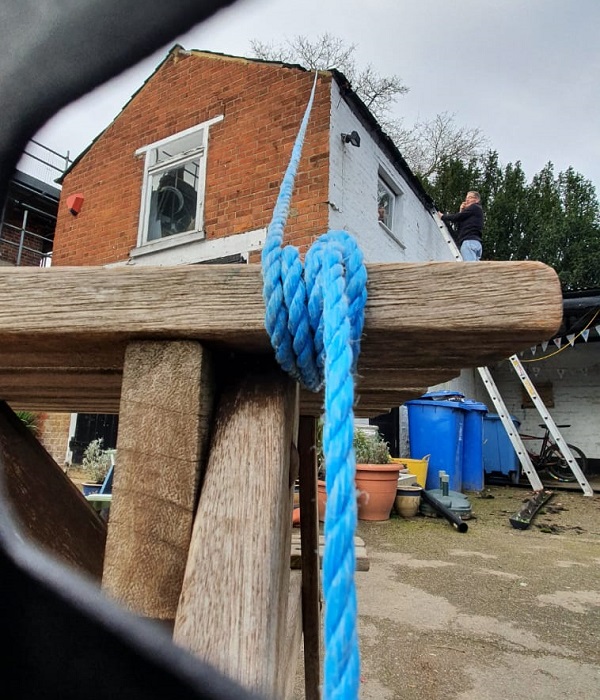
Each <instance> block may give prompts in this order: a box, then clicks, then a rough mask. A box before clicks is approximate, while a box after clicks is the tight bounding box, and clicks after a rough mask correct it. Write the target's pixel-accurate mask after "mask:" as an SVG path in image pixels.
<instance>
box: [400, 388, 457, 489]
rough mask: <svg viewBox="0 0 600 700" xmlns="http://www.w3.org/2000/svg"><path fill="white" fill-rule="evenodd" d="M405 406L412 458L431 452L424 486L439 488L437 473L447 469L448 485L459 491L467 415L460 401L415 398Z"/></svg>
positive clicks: (419, 457)
mask: <svg viewBox="0 0 600 700" xmlns="http://www.w3.org/2000/svg"><path fill="white" fill-rule="evenodd" d="M406 408H407V411H408V437H409V442H410V456H411V458H412V459H423V457H425V456H426V455H430V457H429V467H428V469H427V481H426V484H425V488H426V489H437V488H439V486H440V483H439V481H440V480H439V474H438V472H439V471H445V472H446V473H447V474H448V476H449V477H450V482H449V488H450V489H451V490H453V491H460V490H461V489H462V461H463V430H464V416H465V411H464V410H463V409H462V408H461V402H459V401H443V400H441V401H432V400H431V399H414V400H413V401H407V402H406Z"/></svg>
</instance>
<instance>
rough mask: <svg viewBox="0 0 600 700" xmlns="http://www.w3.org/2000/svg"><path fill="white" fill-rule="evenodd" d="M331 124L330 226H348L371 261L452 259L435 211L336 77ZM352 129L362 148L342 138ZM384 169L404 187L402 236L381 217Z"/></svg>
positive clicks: (397, 225)
mask: <svg viewBox="0 0 600 700" xmlns="http://www.w3.org/2000/svg"><path fill="white" fill-rule="evenodd" d="M330 129H331V134H330V149H331V159H330V170H329V207H330V216H329V228H330V229H332V230H335V229H343V230H345V231H348V233H351V234H352V235H353V236H355V237H356V239H357V241H358V244H359V245H360V247H361V249H362V251H363V254H364V256H365V261H366V262H419V261H432V260H452V257H451V255H450V251H449V250H448V247H447V245H446V243H445V241H444V239H443V237H442V234H441V232H440V230H439V228H438V226H437V223H436V222H435V220H434V218H433V216H432V215H431V214H430V212H429V211H427V209H426V208H425V207H424V206H423V204H422V202H421V201H420V200H419V198H418V197H417V196H416V194H414V192H413V191H412V190H411V189H410V187H409V186H408V184H407V183H406V182H404V180H403V179H402V177H401V175H400V173H399V172H398V170H397V169H396V167H395V166H394V165H393V163H392V162H391V161H390V160H389V159H388V158H387V157H386V156H385V155H384V153H383V152H382V151H381V149H380V147H379V145H378V144H377V143H376V141H375V140H374V138H373V136H372V135H371V134H370V133H369V131H368V130H367V128H366V127H365V126H364V125H363V124H362V122H361V121H360V120H359V118H358V117H357V116H356V115H355V114H354V113H353V112H352V110H351V109H350V107H349V106H348V104H347V103H346V102H345V101H344V100H343V98H342V97H341V95H340V92H339V87H338V85H337V83H336V82H335V81H333V82H332V99H331V120H330ZM352 131H357V132H358V134H359V135H360V139H361V143H360V146H359V147H355V146H352V145H351V144H344V143H343V142H342V138H341V135H342V134H343V133H344V134H348V133H351V132H352ZM380 169H381V170H383V171H384V172H385V174H386V175H387V178H388V179H389V180H391V182H392V183H393V184H394V185H395V187H396V188H398V190H399V191H401V192H402V196H401V197H400V206H399V207H398V211H397V212H396V213H397V216H396V218H395V220H394V231H395V232H396V230H397V238H395V237H393V236H392V235H390V233H388V231H387V230H386V229H385V227H384V226H383V225H382V224H380V223H379V221H378V219H377V181H378V175H379V171H380Z"/></svg>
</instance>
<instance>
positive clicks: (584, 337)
mask: <svg viewBox="0 0 600 700" xmlns="http://www.w3.org/2000/svg"><path fill="white" fill-rule="evenodd" d="M589 335H590V329H589V328H586V329H585V330H584V331H581V337H582V338H583V339H584V340H585V342H586V343H587V339H588V337H589Z"/></svg>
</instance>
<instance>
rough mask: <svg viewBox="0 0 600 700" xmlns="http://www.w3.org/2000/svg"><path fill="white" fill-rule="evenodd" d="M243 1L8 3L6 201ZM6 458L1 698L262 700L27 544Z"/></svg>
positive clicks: (3, 143)
mask: <svg viewBox="0 0 600 700" xmlns="http://www.w3.org/2000/svg"><path fill="white" fill-rule="evenodd" d="M233 2H234V0H168V2H165V1H164V0H3V2H2V4H1V5H0V47H1V48H0V104H2V121H1V122H0V205H1V204H2V203H3V202H4V200H5V198H6V191H7V185H8V181H9V178H10V177H11V176H12V174H13V172H14V169H15V167H16V164H17V163H18V161H19V159H20V156H21V153H22V152H23V150H24V148H25V146H26V144H27V142H28V141H29V139H30V138H31V137H32V136H34V135H35V133H36V132H37V131H38V130H39V129H40V128H41V127H42V126H43V125H44V124H45V122H46V121H48V119H49V118H50V117H52V116H53V115H54V114H55V113H56V112H58V110H59V109H61V108H62V107H64V106H66V105H67V104H69V103H70V102H72V101H73V100H75V99H77V98H78V97H80V96H82V95H84V94H85V93H86V92H89V91H90V90H91V89H92V88H94V87H96V86H98V85H100V84H102V83H103V82H105V81H107V80H108V79H110V78H112V77H113V76H115V75H117V74H119V73H120V72H121V71H123V70H124V69H126V68H128V67H129V66H132V65H134V64H135V63H137V62H138V61H140V60H141V59H143V58H145V57H146V56H148V55H150V54H151V53H152V52H154V51H155V50H157V49H159V48H160V47H161V46H162V45H164V44H166V43H168V42H169V41H172V40H173V39H175V38H176V37H177V36H178V35H180V34H181V33H183V32H185V31H187V30H188V29H190V28H191V27H192V26H194V25H195V24H196V23H198V22H201V21H202V20H204V19H206V18H207V17H210V16H211V15H212V14H214V13H215V12H216V11H217V10H219V9H220V8H222V7H226V6H228V5H231V4H233ZM3 480H4V465H3V463H2V461H1V456H0V582H1V588H0V591H1V598H0V600H1V602H0V620H1V629H2V637H3V642H4V645H3V648H4V650H5V651H4V653H3V654H2V657H1V658H2V661H1V662H0V668H1V671H2V672H1V678H2V681H1V683H0V688H1V691H0V695H1V696H2V697H3V698H7V700H8V699H10V700H30V698H38V699H40V700H46V699H48V698H56V699H57V700H58V699H59V698H60V700H71V699H75V698H77V699H79V698H85V699H86V700H94V699H96V698H98V699H100V698H102V700H107V699H108V698H111V699H116V700H118V699H120V698H127V699H128V700H137V699H138V698H139V699H140V700H142V698H143V700H153V699H154V698H177V700H187V699H188V698H189V699H190V700H191V699H192V698H193V699H202V698H204V699H206V700H213V699H214V700H225V699H227V700H230V699H232V698H236V699H239V700H246V699H247V700H252V699H253V698H254V700H257V696H256V695H253V694H251V693H248V692H247V691H245V690H243V689H242V688H240V687H239V686H238V685H237V684H235V683H233V682H232V681H230V680H228V679H226V678H224V677H223V675H222V674H220V673H218V672H217V671H215V670H214V669H213V668H211V667H210V666H208V665H207V664H205V663H202V662H201V661H200V660H198V659H196V658H195V657H193V656H192V655H191V654H189V653H188V652H186V651H185V650H183V649H180V648H178V647H177V646H175V645H174V644H173V643H172V641H171V638H170V636H169V635H168V634H167V632H166V631H164V630H163V629H162V628H161V627H159V626H158V625H157V624H156V623H152V622H150V621H147V620H141V619H139V618H137V617H135V616H134V615H132V614H130V613H129V612H127V611H126V610H124V609H121V608H120V607H118V606H117V605H116V604H114V603H112V602H111V601H109V600H108V599H107V598H106V597H105V596H104V595H102V593H101V592H100V590H99V589H98V588H97V587H96V586H95V585H93V584H92V583H91V581H88V580H87V579H85V578H84V577H83V576H80V575H79V574H78V573H76V572H75V571H74V570H71V569H70V568H68V567H67V566H63V565H61V564H60V563H58V561H57V560H55V559H53V558H52V557H50V555H48V554H45V553H44V552H42V551H41V550H40V549H38V548H37V547H36V546H35V545H34V544H33V543H29V542H28V541H26V539H25V538H24V536H23V535H22V533H21V532H20V528H19V525H18V523H17V522H16V520H15V518H14V516H13V514H12V512H11V508H10V505H9V502H8V499H7V497H6V492H5V489H4V483H3Z"/></svg>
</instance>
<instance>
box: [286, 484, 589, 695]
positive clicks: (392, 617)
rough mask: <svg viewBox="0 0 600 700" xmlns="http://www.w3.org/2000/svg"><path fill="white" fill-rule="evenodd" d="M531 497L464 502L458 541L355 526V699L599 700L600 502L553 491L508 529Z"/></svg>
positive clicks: (444, 531)
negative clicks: (524, 522) (528, 521)
mask: <svg viewBox="0 0 600 700" xmlns="http://www.w3.org/2000/svg"><path fill="white" fill-rule="evenodd" d="M528 495H530V492H529V491H527V490H526V489H521V488H515V487H505V486H493V487H489V488H486V491H485V496H487V497H485V498H479V497H476V495H475V494H471V503H472V507H473V514H474V518H472V519H471V520H469V521H468V524H469V529H468V531H467V532H466V533H463V534H461V533H458V532H457V531H456V530H455V529H454V528H453V527H452V526H451V525H449V524H448V523H447V521H446V520H443V519H439V518H426V517H423V516H418V517H416V518H413V519H410V520H404V519H400V518H398V517H393V518H392V519H391V520H389V521H386V522H382V523H367V522H361V523H360V524H359V529H358V532H357V534H358V535H359V536H360V537H362V538H363V539H364V540H365V543H366V546H367V551H368V554H369V557H370V562H371V568H370V571H368V572H358V573H357V574H356V581H357V587H358V595H359V634H360V646H361V672H362V673H361V675H362V683H361V698H363V699H364V700H370V699H373V700H387V699H391V698H402V699H403V700H416V699H417V698H419V699H420V700H423V699H426V700H451V699H456V700H509V699H511V698H519V697H525V698H528V699H537V698H539V699H542V698H543V700H564V698H570V697H573V698H575V697H576V698H583V699H587V698H590V700H591V699H592V698H594V699H595V698H598V697H600V496H598V495H596V496H594V497H593V498H590V497H584V496H583V495H582V494H581V492H557V493H555V495H554V497H553V498H552V499H551V500H550V501H549V502H548V503H547V504H546V506H545V507H544V509H543V510H542V511H541V512H540V513H538V515H537V516H536V518H535V519H534V521H533V524H532V525H531V526H530V528H529V529H527V530H524V531H519V530H515V529H513V528H512V526H511V525H510V523H509V521H508V518H509V516H510V515H512V514H513V513H515V512H516V511H518V510H519V508H520V507H521V505H522V502H523V500H524V499H525V498H526V497H527V496H528ZM301 673H302V669H300V674H301ZM298 680H299V682H298V684H297V698H302V697H303V692H302V690H301V689H302V683H301V682H300V680H301V678H300V677H299V679H298Z"/></svg>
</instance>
